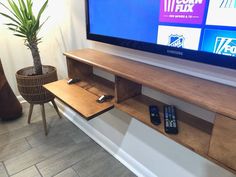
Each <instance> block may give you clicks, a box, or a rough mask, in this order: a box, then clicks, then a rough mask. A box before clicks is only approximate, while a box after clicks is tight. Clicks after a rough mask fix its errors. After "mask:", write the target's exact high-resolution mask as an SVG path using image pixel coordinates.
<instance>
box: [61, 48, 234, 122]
mask: <svg viewBox="0 0 236 177" xmlns="http://www.w3.org/2000/svg"><path fill="white" fill-rule="evenodd" d="M64 55H65V56H67V57H69V58H71V59H74V60H77V61H80V62H83V63H85V64H88V65H91V66H96V67H99V68H101V69H103V70H105V71H108V72H110V73H113V74H115V75H117V76H120V77H123V78H126V79H128V80H131V81H134V82H137V83H139V84H143V85H145V86H148V87H151V88H154V89H157V90H159V91H161V92H163V93H165V94H168V95H170V96H174V97H177V98H180V99H182V100H184V101H187V102H189V103H192V104H195V105H197V106H200V107H202V108H204V109H208V110H210V111H213V112H217V113H219V114H223V115H225V116H229V117H232V118H234V119H236V109H235V107H236V102H235V100H236V88H234V87H231V86H227V85H223V84H219V83H215V82H211V81H208V80H204V79H200V78H196V77H193V76H189V75H186V74H182V73H178V72H175V71H170V70H167V69H162V68H158V67H155V66H151V65H148V64H144V63H140V62H136V61H132V60H129V59H127V58H123V57H119V56H115V55H111V54H106V53H103V52H99V51H96V50H92V49H82V50H76V51H70V52H65V53H64Z"/></svg>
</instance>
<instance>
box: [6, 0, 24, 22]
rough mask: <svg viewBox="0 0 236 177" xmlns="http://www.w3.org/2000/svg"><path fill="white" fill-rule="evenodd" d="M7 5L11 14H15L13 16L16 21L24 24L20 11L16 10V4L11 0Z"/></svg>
mask: <svg viewBox="0 0 236 177" xmlns="http://www.w3.org/2000/svg"><path fill="white" fill-rule="evenodd" d="M7 1H8V3H9V5H10V6H11V9H12V11H13V13H14V14H15V16H16V17H17V18H18V20H19V21H20V22H21V23H24V19H23V17H22V15H21V12H20V9H19V8H18V6H17V5H16V3H15V2H14V1H13V0H7Z"/></svg>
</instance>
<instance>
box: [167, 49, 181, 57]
mask: <svg viewBox="0 0 236 177" xmlns="http://www.w3.org/2000/svg"><path fill="white" fill-rule="evenodd" d="M166 53H168V54H174V55H179V56H183V55H184V54H183V52H180V51H176V50H167V51H166Z"/></svg>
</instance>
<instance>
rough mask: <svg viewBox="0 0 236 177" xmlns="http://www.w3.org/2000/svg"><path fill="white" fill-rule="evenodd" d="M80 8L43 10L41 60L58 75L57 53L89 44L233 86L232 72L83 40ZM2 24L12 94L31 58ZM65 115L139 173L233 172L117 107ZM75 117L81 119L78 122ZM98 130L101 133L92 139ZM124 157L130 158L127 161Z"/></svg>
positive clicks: (199, 112)
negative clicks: (88, 115) (89, 116)
mask: <svg viewBox="0 0 236 177" xmlns="http://www.w3.org/2000/svg"><path fill="white" fill-rule="evenodd" d="M37 2H38V1H37ZM0 10H1V8H0ZM84 10H85V9H84V1H83V0H80V1H78V0H70V1H69V0H60V1H56V0H50V1H49V6H48V9H47V15H49V16H50V18H49V20H48V21H47V23H46V24H45V26H44V28H43V30H42V31H41V36H43V37H44V38H43V42H42V43H41V44H40V45H39V48H40V51H41V56H42V62H43V64H51V65H54V66H56V67H57V69H58V75H59V78H64V77H66V76H67V70H66V63H65V57H64V56H63V55H62V53H63V52H64V51H68V50H73V49H80V48H84V47H90V48H94V49H97V50H101V51H105V52H109V53H112V54H118V55H121V56H125V57H128V58H131V59H133V60H137V61H141V62H146V63H149V64H153V65H157V66H161V67H165V68H169V69H173V70H176V71H179V72H184V73H188V74H191V75H195V76H198V77H202V78H206V79H210V80H214V81H217V82H221V83H225V84H229V85H234V86H236V77H235V76H236V72H235V71H231V70H227V69H220V68H217V67H211V66H206V65H202V64H196V63H191V62H186V61H183V60H172V59H171V58H170V57H169V58H168V57H163V56H159V55H155V54H150V53H145V52H140V51H135V50H131V49H125V48H122V47H115V46H111V45H107V44H101V43H96V42H91V41H87V40H86V36H85V15H84ZM47 15H45V16H47ZM3 23H4V20H3V19H2V18H0V36H1V37H0V46H1V47H0V57H1V58H2V63H3V66H4V69H5V73H6V76H7V78H8V81H9V83H10V85H11V86H12V88H13V89H14V91H15V93H16V94H18V91H17V88H16V83H15V72H16V71H17V70H18V69H20V68H22V67H24V66H28V65H31V64H32V60H31V56H30V52H29V51H28V50H27V49H26V47H25V46H24V45H23V41H22V40H21V39H18V38H17V37H15V36H13V35H12V34H11V32H9V31H8V30H6V29H5V26H3V25H2V24H3ZM94 72H95V73H96V74H98V75H103V76H104V77H106V78H111V79H112V78H113V76H110V75H108V74H107V73H104V72H102V71H100V70H95V71H94ZM143 93H144V94H146V95H149V96H151V97H153V98H158V99H160V100H161V101H163V102H165V103H169V104H175V105H176V106H178V107H179V108H181V109H183V110H185V111H187V112H190V113H192V114H194V115H196V116H199V117H201V118H204V119H206V120H208V121H210V122H212V121H213V118H214V114H213V113H211V112H209V111H206V110H203V109H201V108H199V107H196V106H194V105H190V104H188V103H185V102H182V101H181V100H178V99H176V98H173V97H169V96H167V95H163V94H161V93H159V92H156V91H154V90H151V89H149V88H143ZM62 109H63V111H64V112H65V113H67V112H68V111H69V112H71V110H70V109H69V108H67V107H62ZM26 111H28V110H26ZM68 115H70V119H71V120H73V122H74V123H77V125H78V126H79V125H84V126H83V127H81V128H82V129H83V130H84V131H85V132H87V133H88V134H89V135H90V136H91V137H93V138H94V139H96V140H97V141H99V143H100V144H101V145H103V146H104V148H107V150H108V151H110V152H111V153H112V154H113V155H114V156H115V157H117V158H118V159H119V160H121V161H122V162H123V163H127V164H126V165H127V166H128V167H129V168H130V169H132V170H134V171H135V172H137V173H140V174H146V176H147V177H148V176H151V175H153V176H158V177H171V176H178V177H179V176H181V177H215V176H225V177H232V176H234V175H233V174H231V173H230V172H228V171H226V170H224V169H223V168H221V167H219V166H217V165H215V164H213V163H211V162H210V161H208V160H206V159H204V158H202V157H201V156H199V155H197V154H195V153H193V152H192V151H190V150H188V149H186V148H185V147H183V146H181V145H179V144H177V143H175V142H173V141H171V140H169V139H168V138H166V137H164V136H163V135H161V134H160V133H158V132H156V131H154V130H152V129H151V128H149V127H147V126H146V125H144V124H142V123H140V122H138V121H136V120H135V119H133V118H131V117H130V116H128V115H126V114H125V113H122V112H120V111H119V110H116V109H114V110H111V111H109V112H107V113H105V114H103V115H101V116H99V117H98V118H95V119H93V120H92V121H90V122H85V121H84V120H83V119H82V118H81V117H80V116H79V115H78V114H76V113H72V114H68ZM78 122H81V124H78ZM82 123H83V124H82ZM98 134H99V135H100V137H103V138H100V139H99V138H96V136H97V135H98ZM107 141H109V142H110V144H112V147H113V150H112V147H111V146H109V145H108V144H107V143H106V142H107ZM127 157H129V158H127ZM127 159H132V160H130V161H129V160H127ZM170 167H171V169H170ZM142 172H143V173H142ZM144 176H145V175H144Z"/></svg>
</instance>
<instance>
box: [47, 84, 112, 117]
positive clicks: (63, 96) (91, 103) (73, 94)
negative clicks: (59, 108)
mask: <svg viewBox="0 0 236 177" xmlns="http://www.w3.org/2000/svg"><path fill="white" fill-rule="evenodd" d="M80 84H82V82H81V83H80ZM85 85H86V84H85ZM88 86H89V85H88ZM44 87H45V88H46V89H47V90H49V91H50V92H51V93H53V94H54V95H55V97H57V98H58V99H59V100H61V101H62V102H64V103H65V104H66V105H68V106H69V107H71V108H72V109H74V110H75V111H76V112H78V113H79V114H80V115H82V116H83V117H84V118H85V119H87V120H89V119H91V118H93V117H95V116H98V115H100V114H102V113H104V112H106V111H108V110H110V109H112V108H113V107H114V105H113V103H112V102H104V103H97V102H96V100H97V99H98V98H99V97H98V96H97V95H95V94H93V93H91V92H90V91H88V90H86V89H84V88H82V87H80V86H79V84H71V85H69V84H67V80H59V81H56V82H52V83H49V84H46V85H44ZM91 88H93V87H92V86H91V87H90V89H91ZM98 90H99V89H98Z"/></svg>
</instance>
